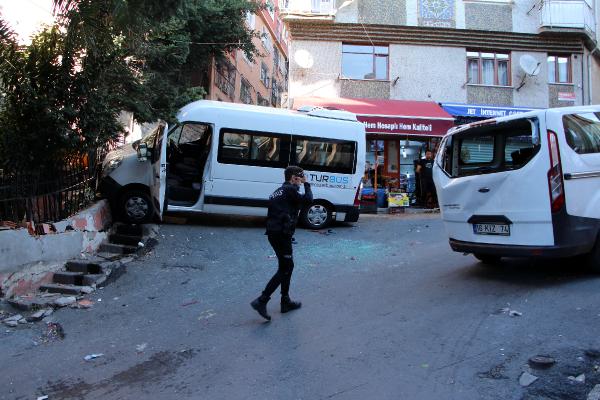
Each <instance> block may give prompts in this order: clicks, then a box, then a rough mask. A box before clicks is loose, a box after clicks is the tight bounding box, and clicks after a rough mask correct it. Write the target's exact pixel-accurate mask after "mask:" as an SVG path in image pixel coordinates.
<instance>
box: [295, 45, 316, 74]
mask: <svg viewBox="0 0 600 400" xmlns="http://www.w3.org/2000/svg"><path fill="white" fill-rule="evenodd" d="M294 60H295V61H296V64H298V65H299V66H300V68H304V69H310V68H311V67H312V66H313V64H314V63H315V60H314V59H313V56H312V55H311V54H310V53H309V52H308V51H307V50H304V49H300V50H298V51H296V53H294Z"/></svg>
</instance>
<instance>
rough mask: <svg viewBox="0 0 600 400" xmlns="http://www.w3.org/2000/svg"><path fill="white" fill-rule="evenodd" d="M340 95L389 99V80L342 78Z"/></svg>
mask: <svg viewBox="0 0 600 400" xmlns="http://www.w3.org/2000/svg"><path fill="white" fill-rule="evenodd" d="M340 83H341V88H340V97H358V98H367V99H389V98H390V82H389V81H369V80H354V79H342V80H341V82H340Z"/></svg>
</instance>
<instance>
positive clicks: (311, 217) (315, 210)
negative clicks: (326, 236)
mask: <svg viewBox="0 0 600 400" xmlns="http://www.w3.org/2000/svg"><path fill="white" fill-rule="evenodd" d="M300 218H301V221H302V224H303V225H304V226H305V227H307V228H309V229H323V228H325V227H326V226H327V225H329V224H330V223H331V219H332V218H333V212H332V210H331V208H330V207H329V206H326V205H325V204H321V203H313V204H311V205H310V206H308V207H307V208H305V209H303V210H302V214H301V216H300Z"/></svg>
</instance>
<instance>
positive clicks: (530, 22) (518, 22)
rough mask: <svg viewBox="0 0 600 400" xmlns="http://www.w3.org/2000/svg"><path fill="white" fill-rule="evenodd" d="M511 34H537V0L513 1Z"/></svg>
mask: <svg viewBox="0 0 600 400" xmlns="http://www.w3.org/2000/svg"><path fill="white" fill-rule="evenodd" d="M512 22H513V32H522V33H538V29H539V25H540V10H539V0H515V1H514V2H513V4H512Z"/></svg>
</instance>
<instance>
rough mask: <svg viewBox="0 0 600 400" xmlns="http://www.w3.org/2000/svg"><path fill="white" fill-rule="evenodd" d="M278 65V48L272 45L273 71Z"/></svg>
mask: <svg viewBox="0 0 600 400" xmlns="http://www.w3.org/2000/svg"><path fill="white" fill-rule="evenodd" d="M278 67H279V50H277V47H273V70H274V71H275V70H276V69H277V68H278Z"/></svg>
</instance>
